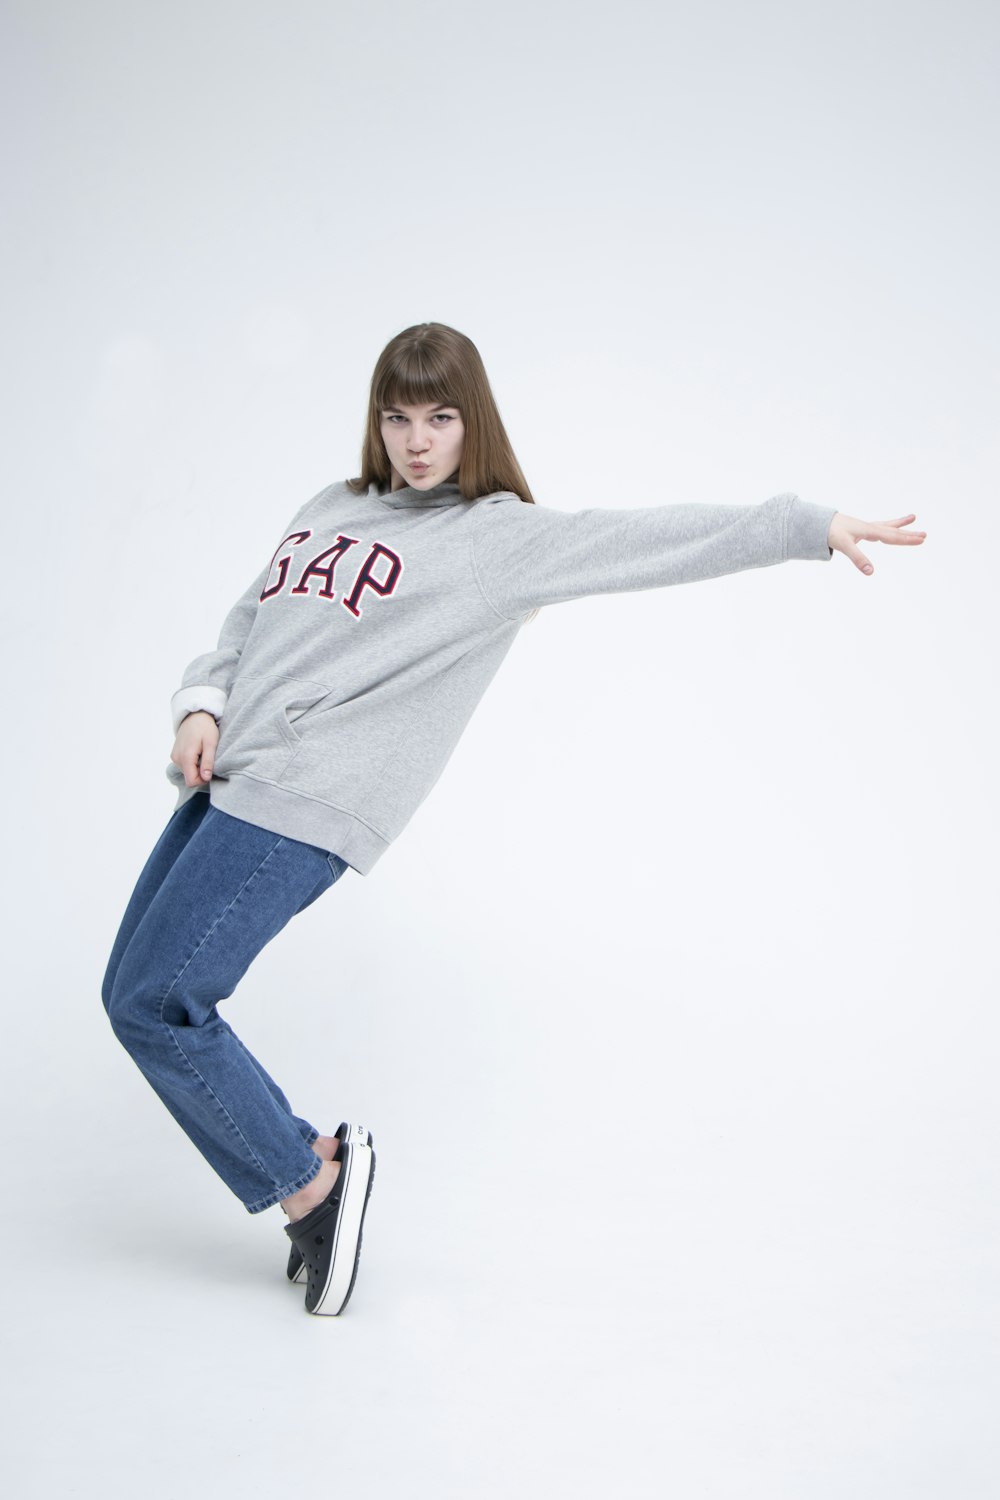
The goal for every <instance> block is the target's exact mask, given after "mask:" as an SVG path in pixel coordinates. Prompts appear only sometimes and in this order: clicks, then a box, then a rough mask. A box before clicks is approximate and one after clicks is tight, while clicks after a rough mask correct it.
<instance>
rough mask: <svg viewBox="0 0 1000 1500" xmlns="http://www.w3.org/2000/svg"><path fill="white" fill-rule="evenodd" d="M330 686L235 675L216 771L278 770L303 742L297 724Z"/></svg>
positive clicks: (264, 773)
mask: <svg viewBox="0 0 1000 1500" xmlns="http://www.w3.org/2000/svg"><path fill="white" fill-rule="evenodd" d="M329 691H330V690H329V688H328V687H326V685H325V684H324V683H319V682H310V681H307V680H305V679H303V678H299V677H245V676H244V677H237V678H236V680H235V682H234V683H233V686H232V689H231V691H230V694H229V697H228V698H227V700H226V707H225V712H224V713H223V715H222V719H221V720H220V723H219V745H218V749H217V751H216V756H215V772H214V774H215V775H216V776H222V777H225V776H231V775H233V774H234V773H238V772H243V771H252V772H254V773H255V774H256V775H258V776H265V777H268V778H270V777H274V776H277V775H279V774H280V772H281V770H282V768H283V767H284V766H285V765H286V764H287V763H288V761H289V760H290V758H291V757H292V756H293V755H294V754H295V752H296V750H298V748H299V746H300V744H301V743H302V740H301V735H300V732H299V730H298V729H297V728H296V725H297V723H298V722H299V721H300V720H301V719H303V718H305V716H306V715H307V714H308V713H309V712H310V710H311V709H313V708H315V707H316V705H317V704H318V703H320V702H321V701H322V700H323V698H325V697H326V695H327V693H328V692H329Z"/></svg>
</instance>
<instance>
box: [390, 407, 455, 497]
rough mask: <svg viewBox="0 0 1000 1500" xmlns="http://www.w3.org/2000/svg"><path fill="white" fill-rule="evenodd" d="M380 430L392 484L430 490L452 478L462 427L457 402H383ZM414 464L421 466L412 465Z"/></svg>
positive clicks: (396, 487) (394, 487) (398, 486)
mask: <svg viewBox="0 0 1000 1500" xmlns="http://www.w3.org/2000/svg"><path fill="white" fill-rule="evenodd" d="M379 431H380V432H381V434H382V441H383V442H384V443H385V451H386V452H387V453H388V455H389V462H390V463H391V464H392V488H393V489H394V490H398V489H402V487H403V486H404V485H410V486H411V488H412V489H415V490H429V489H432V488H433V486H434V485H436V484H441V483H442V482H443V481H444V480H446V479H451V478H452V476H453V475H454V473H455V471H456V469H457V468H458V464H459V460H460V459H461V457H462V445H463V444H464V442H465V427H464V425H463V423H462V417H461V413H460V412H459V410H458V407H457V406H444V405H441V404H440V403H435V402H432V403H429V404H428V405H427V406H386V407H383V409H382V414H381V418H380V421H379ZM414 464H420V465H422V466H423V467H421V468H414V467H413V465H414Z"/></svg>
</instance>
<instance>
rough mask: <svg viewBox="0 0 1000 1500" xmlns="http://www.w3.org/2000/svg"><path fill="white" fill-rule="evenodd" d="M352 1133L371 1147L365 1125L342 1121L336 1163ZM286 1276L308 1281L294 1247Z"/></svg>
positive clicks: (290, 1254)
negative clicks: (349, 1123)
mask: <svg viewBox="0 0 1000 1500" xmlns="http://www.w3.org/2000/svg"><path fill="white" fill-rule="evenodd" d="M352 1132H353V1136H354V1139H355V1141H357V1142H358V1144H359V1145H367V1146H370V1145H371V1144H372V1133H371V1131H370V1130H365V1127H364V1126H363V1125H348V1123H347V1121H346V1120H342V1121H341V1122H340V1124H339V1125H338V1126H337V1129H336V1130H335V1131H334V1134H335V1135H336V1137H337V1139H338V1140H339V1141H340V1145H339V1146H338V1147H337V1149H336V1151H335V1152H334V1153H333V1160H334V1161H339V1160H340V1152H341V1147H342V1146H343V1144H344V1141H345V1140H346V1139H347V1137H348V1135H349V1134H350V1133H352ZM285 1275H286V1276H287V1277H288V1279H289V1281H305V1279H306V1263H305V1261H304V1260H303V1259H302V1256H301V1255H300V1254H299V1252H298V1250H297V1249H296V1247H295V1246H294V1245H293V1246H292V1248H291V1250H290V1251H289V1252H288V1265H287V1267H286V1269H285Z"/></svg>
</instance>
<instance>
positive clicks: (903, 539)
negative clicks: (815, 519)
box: [826, 510, 927, 573]
mask: <svg viewBox="0 0 1000 1500" xmlns="http://www.w3.org/2000/svg"><path fill="white" fill-rule="evenodd" d="M916 519H917V518H916V516H900V518H899V520H898V521H859V520H858V518H857V516H845V515H842V514H841V512H840V511H839V510H838V512H837V514H836V515H835V516H834V518H833V520H832V521H831V522H830V530H829V532H828V534H827V538H826V542H827V546H828V547H832V548H833V550H834V551H835V552H842V553H843V554H844V556H845V557H849V558H850V559H851V562H852V563H853V564H854V566H855V567H856V568H858V569H859V570H860V571H861V572H862V573H874V571H875V569H874V568H873V567H872V565H871V563H870V562H869V561H868V559H867V557H866V556H865V554H864V553H863V552H862V551H861V548H860V547H859V546H857V543H858V542H859V541H865V542H889V543H890V545H892V546H894V547H918V546H919V545H920V543H921V542H922V541H923V539H924V537H925V536H926V535H927V533H926V531H904V530H903V528H904V527H905V526H909V524H910V522H911V521H915V520H916Z"/></svg>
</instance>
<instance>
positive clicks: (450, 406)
mask: <svg viewBox="0 0 1000 1500" xmlns="http://www.w3.org/2000/svg"><path fill="white" fill-rule="evenodd" d="M382 410H383V411H398V412H399V413H400V415H401V416H402V407H399V406H389V405H386V406H383V408H382ZM431 411H458V407H457V406H456V405H455V403H454V401H439V402H438V404H437V405H436V406H432V407H431Z"/></svg>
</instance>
